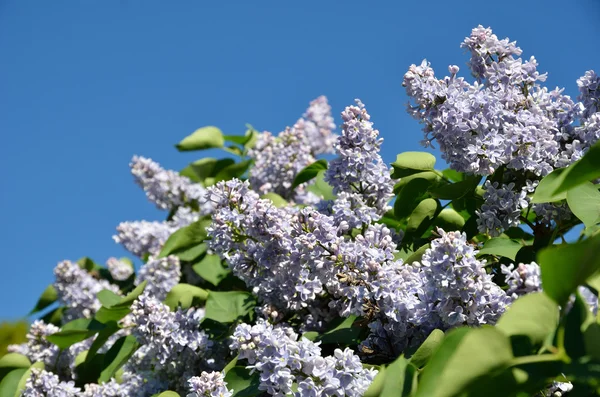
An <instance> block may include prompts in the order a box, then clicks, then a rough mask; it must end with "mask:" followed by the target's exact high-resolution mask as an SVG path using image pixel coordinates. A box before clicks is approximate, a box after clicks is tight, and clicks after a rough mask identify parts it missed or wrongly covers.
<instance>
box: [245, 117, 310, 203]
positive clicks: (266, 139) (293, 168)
mask: <svg viewBox="0 0 600 397" xmlns="http://www.w3.org/2000/svg"><path fill="white" fill-rule="evenodd" d="M304 124H306V123H304V122H302V123H299V124H296V125H295V126H294V127H293V128H287V129H286V130H285V131H283V132H281V133H280V134H279V135H278V136H277V137H275V136H273V135H271V133H270V132H264V133H262V134H261V135H260V137H259V138H258V141H257V142H256V145H255V146H254V147H253V148H252V149H251V150H250V151H249V152H248V155H249V156H250V157H251V158H252V159H254V167H252V169H251V170H250V177H249V181H250V185H251V186H252V188H253V189H254V190H255V191H257V192H259V193H260V194H266V193H271V192H272V193H276V194H278V195H280V196H281V197H283V198H285V199H292V198H293V193H294V192H293V191H292V183H293V182H294V179H295V178H296V175H297V174H298V172H300V170H302V169H303V168H304V167H306V166H307V165H309V164H311V163H313V162H314V161H315V158H314V157H313V155H312V154H311V147H310V146H309V145H308V143H307V140H306V139H305V137H304V130H303V128H304Z"/></svg>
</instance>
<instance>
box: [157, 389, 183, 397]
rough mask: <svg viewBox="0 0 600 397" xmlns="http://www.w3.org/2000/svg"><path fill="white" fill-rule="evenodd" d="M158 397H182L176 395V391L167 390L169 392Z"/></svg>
mask: <svg viewBox="0 0 600 397" xmlns="http://www.w3.org/2000/svg"><path fill="white" fill-rule="evenodd" d="M158 397H180V396H179V394H178V393H176V392H174V391H171V390H167V391H164V392H162V393H160V394H159V395H158Z"/></svg>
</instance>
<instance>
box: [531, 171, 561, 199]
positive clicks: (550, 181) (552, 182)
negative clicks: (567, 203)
mask: <svg viewBox="0 0 600 397" xmlns="http://www.w3.org/2000/svg"><path fill="white" fill-rule="evenodd" d="M566 175H567V173H566V172H565V169H564V168H559V169H557V170H554V171H552V172H551V173H549V174H548V175H546V176H545V177H544V178H542V180H541V181H540V184H539V185H538V186H537V188H536V189H535V192H534V193H533V196H532V197H531V202H532V203H534V204H535V203H549V202H554V201H560V200H564V199H566V198H567V193H566V192H562V193H555V191H556V189H558V187H559V186H560V185H561V184H562V182H563V181H564V180H565V176H566Z"/></svg>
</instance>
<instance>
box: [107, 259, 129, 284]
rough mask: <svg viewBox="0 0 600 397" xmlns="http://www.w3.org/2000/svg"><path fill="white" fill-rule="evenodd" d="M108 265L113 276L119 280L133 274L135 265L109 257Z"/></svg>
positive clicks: (123, 279)
mask: <svg viewBox="0 0 600 397" xmlns="http://www.w3.org/2000/svg"><path fill="white" fill-rule="evenodd" d="M106 267H107V268H108V271H109V272H110V275H111V276H112V278H114V279H115V280H117V281H125V280H127V279H128V278H129V277H131V275H132V274H133V266H131V264H129V263H127V262H125V261H122V260H119V259H117V258H108V260H107V261H106Z"/></svg>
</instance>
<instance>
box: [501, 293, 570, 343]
mask: <svg viewBox="0 0 600 397" xmlns="http://www.w3.org/2000/svg"><path fill="white" fill-rule="evenodd" d="M558 315H559V308H558V305H557V304H556V302H554V301H553V300H552V299H550V298H549V297H548V295H546V294H544V293H543V292H534V293H531V294H528V295H525V296H522V297H520V298H519V299H517V300H516V301H515V302H513V303H512V304H511V305H510V307H509V308H508V310H507V311H506V312H505V313H504V314H503V315H502V317H501V318H500V320H499V321H498V324H496V328H498V329H499V330H500V331H502V332H503V333H504V334H505V335H507V336H516V335H524V336H527V337H528V338H529V340H530V341H531V343H532V344H533V345H534V346H535V345H540V344H542V343H544V341H545V340H546V339H547V338H548V336H549V335H551V334H552V333H554V331H555V329H556V326H557V325H558Z"/></svg>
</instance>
